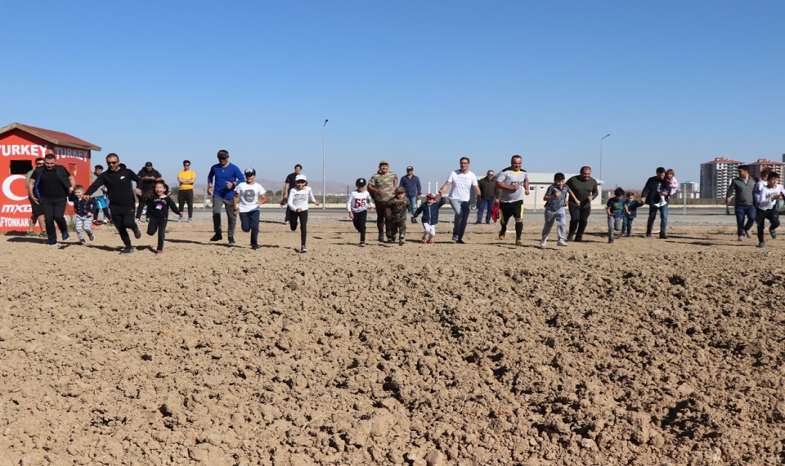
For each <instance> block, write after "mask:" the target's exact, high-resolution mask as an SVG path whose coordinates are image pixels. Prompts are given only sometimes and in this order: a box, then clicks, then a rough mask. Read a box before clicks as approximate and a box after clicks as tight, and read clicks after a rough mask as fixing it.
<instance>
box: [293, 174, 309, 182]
mask: <svg viewBox="0 0 785 466" xmlns="http://www.w3.org/2000/svg"><path fill="white" fill-rule="evenodd" d="M300 180H303V181H308V178H306V177H305V175H297V176H295V177H294V181H295V182H297V181H300Z"/></svg>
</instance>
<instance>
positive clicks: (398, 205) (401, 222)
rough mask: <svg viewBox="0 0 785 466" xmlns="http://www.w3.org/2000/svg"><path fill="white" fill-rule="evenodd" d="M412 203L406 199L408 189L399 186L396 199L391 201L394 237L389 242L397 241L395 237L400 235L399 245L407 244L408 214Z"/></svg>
mask: <svg viewBox="0 0 785 466" xmlns="http://www.w3.org/2000/svg"><path fill="white" fill-rule="evenodd" d="M410 205H411V202H409V199H406V188H404V187H403V186H399V187H397V188H395V197H394V198H393V200H392V201H390V210H392V223H391V225H392V226H391V227H390V231H391V232H392V237H391V238H390V239H389V240H388V242H390V243H392V242H394V241H395V235H396V234H398V244H399V245H401V246H403V243H405V242H406V212H408V211H409V206H410Z"/></svg>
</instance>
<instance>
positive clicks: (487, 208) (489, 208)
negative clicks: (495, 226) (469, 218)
mask: <svg viewBox="0 0 785 466" xmlns="http://www.w3.org/2000/svg"><path fill="white" fill-rule="evenodd" d="M495 203H496V199H489V200H485V199H478V200H477V223H482V213H483V212H486V214H485V223H490V222H491V212H493V204H495Z"/></svg>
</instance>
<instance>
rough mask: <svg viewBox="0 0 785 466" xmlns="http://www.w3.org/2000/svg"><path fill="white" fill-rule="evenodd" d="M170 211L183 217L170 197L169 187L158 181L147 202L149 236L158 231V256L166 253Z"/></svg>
mask: <svg viewBox="0 0 785 466" xmlns="http://www.w3.org/2000/svg"><path fill="white" fill-rule="evenodd" d="M169 209H172V211H173V212H174V213H176V214H177V215H179V216H180V217H182V216H183V214H182V212H180V210H179V209H178V208H177V205H176V204H175V203H174V201H173V200H172V198H170V197H169V186H167V184H166V183H164V182H163V181H156V182H155V186H154V187H153V193H152V195H151V196H149V197H148V200H147V213H148V215H150V222H149V223H148V224H147V234H148V235H150V236H153V235H154V234H155V232H156V231H158V248H157V249H156V251H155V253H156V254H159V255H160V254H163V253H164V237H165V236H166V223H167V222H168V219H169Z"/></svg>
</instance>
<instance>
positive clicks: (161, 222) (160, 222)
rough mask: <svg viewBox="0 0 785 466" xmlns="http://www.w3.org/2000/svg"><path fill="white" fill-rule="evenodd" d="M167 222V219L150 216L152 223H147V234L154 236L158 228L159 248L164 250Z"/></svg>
mask: <svg viewBox="0 0 785 466" xmlns="http://www.w3.org/2000/svg"><path fill="white" fill-rule="evenodd" d="M166 222H167V219H165V218H162V219H158V218H155V217H150V223H148V224H147V234H148V235H150V236H153V235H154V234H155V230H158V250H159V251H163V250H164V237H165V236H166Z"/></svg>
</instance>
